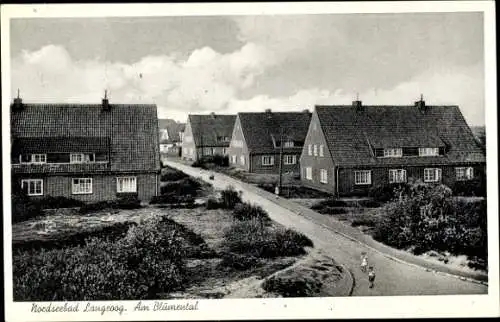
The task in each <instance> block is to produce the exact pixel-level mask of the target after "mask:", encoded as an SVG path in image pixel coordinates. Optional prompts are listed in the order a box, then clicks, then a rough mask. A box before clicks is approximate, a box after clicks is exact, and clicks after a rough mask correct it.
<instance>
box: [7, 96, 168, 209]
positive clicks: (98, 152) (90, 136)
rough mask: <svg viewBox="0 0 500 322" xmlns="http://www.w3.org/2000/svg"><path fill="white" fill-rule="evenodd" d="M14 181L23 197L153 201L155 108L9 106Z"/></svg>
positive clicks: (157, 165) (156, 184) (105, 102)
mask: <svg viewBox="0 0 500 322" xmlns="http://www.w3.org/2000/svg"><path fill="white" fill-rule="evenodd" d="M10 115H11V117H10V118H11V140H12V141H11V142H12V146H11V163H12V179H13V181H14V182H16V183H18V184H19V185H20V186H21V188H22V189H24V191H25V192H26V193H27V195H28V196H32V197H33V198H40V197H46V196H64V197H71V198H74V199H79V200H82V201H92V202H95V201H103V200H112V199H116V198H117V197H119V196H121V195H124V194H137V196H138V197H139V199H141V200H145V201H149V199H150V198H151V197H152V196H155V195H157V194H158V191H159V179H158V175H159V172H160V158H159V144H158V119H157V112H156V106H155V105H124V104H110V103H109V102H108V100H107V99H103V101H102V104H24V103H23V102H22V100H21V99H20V98H17V99H15V100H14V104H12V105H11V113H10Z"/></svg>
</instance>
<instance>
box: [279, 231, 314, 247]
mask: <svg viewBox="0 0 500 322" xmlns="http://www.w3.org/2000/svg"><path fill="white" fill-rule="evenodd" d="M276 239H277V241H278V242H279V243H282V244H290V245H296V246H298V247H314V243H313V242H312V240H311V239H309V237H307V236H306V235H304V234H302V233H299V232H296V231H295V230H293V229H283V230H278V232H277V233H276ZM293 247H295V246H293Z"/></svg>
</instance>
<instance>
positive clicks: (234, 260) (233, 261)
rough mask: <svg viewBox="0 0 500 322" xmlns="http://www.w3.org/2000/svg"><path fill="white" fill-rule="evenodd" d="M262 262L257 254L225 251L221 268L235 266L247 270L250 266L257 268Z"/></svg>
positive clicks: (234, 267)
mask: <svg viewBox="0 0 500 322" xmlns="http://www.w3.org/2000/svg"><path fill="white" fill-rule="evenodd" d="M259 264H260V262H259V259H258V258H256V257H255V256H251V255H249V256H247V255H241V254H234V253H224V254H223V255H222V261H221V262H220V264H219V265H220V267H221V268H227V267H229V268H233V269H236V270H239V271H245V270H247V269H250V268H255V267H257V266H258V265H259Z"/></svg>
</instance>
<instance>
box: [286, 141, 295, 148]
mask: <svg viewBox="0 0 500 322" xmlns="http://www.w3.org/2000/svg"><path fill="white" fill-rule="evenodd" d="M293 146H294V142H293V141H285V143H284V144H283V147H285V148H293Z"/></svg>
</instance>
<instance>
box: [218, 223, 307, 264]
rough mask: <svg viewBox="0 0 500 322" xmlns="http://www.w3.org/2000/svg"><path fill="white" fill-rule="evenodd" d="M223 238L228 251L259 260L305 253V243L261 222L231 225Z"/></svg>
mask: <svg viewBox="0 0 500 322" xmlns="http://www.w3.org/2000/svg"><path fill="white" fill-rule="evenodd" d="M224 238H225V241H226V245H227V247H228V248H229V250H230V251H232V252H235V253H239V254H246V255H251V256H255V257H260V258H275V257H280V256H297V255H303V254H305V253H306V251H305V249H304V246H302V245H305V244H308V243H307V241H305V240H303V239H301V238H300V237H296V236H291V235H290V233H287V232H286V231H282V230H278V231H275V230H272V229H269V228H267V227H266V226H265V225H264V223H263V222H262V221H261V220H255V219H254V220H245V221H238V222H235V223H233V224H232V225H231V226H230V227H229V228H228V229H227V230H226V231H225V232H224Z"/></svg>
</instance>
